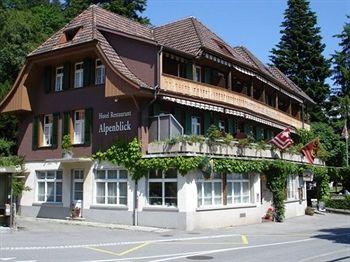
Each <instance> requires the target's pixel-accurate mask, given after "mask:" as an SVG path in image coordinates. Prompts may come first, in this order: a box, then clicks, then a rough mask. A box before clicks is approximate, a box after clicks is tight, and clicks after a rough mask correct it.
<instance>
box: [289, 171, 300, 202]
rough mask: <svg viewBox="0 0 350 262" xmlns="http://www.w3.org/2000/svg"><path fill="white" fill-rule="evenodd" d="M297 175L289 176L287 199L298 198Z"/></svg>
mask: <svg viewBox="0 0 350 262" xmlns="http://www.w3.org/2000/svg"><path fill="white" fill-rule="evenodd" d="M297 178H298V176H297V175H289V176H288V177H287V200H296V199H298V192H297V190H298V186H297V182H299V181H297Z"/></svg>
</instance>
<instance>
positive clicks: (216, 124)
mask: <svg viewBox="0 0 350 262" xmlns="http://www.w3.org/2000/svg"><path fill="white" fill-rule="evenodd" d="M214 125H215V126H216V127H219V116H218V115H216V114H215V115H214Z"/></svg>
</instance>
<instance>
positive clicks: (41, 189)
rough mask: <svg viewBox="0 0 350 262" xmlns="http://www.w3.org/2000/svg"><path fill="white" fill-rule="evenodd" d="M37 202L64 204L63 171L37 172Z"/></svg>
mask: <svg viewBox="0 0 350 262" xmlns="http://www.w3.org/2000/svg"><path fill="white" fill-rule="evenodd" d="M36 177H37V200H38V201H39V202H50V203H61V202H62V171H54V170H53V171H37V172H36Z"/></svg>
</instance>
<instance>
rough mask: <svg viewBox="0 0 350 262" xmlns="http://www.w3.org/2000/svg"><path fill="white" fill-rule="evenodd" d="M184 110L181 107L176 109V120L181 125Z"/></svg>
mask: <svg viewBox="0 0 350 262" xmlns="http://www.w3.org/2000/svg"><path fill="white" fill-rule="evenodd" d="M181 116H182V109H181V108H179V107H175V118H176V120H177V121H179V122H180V123H181Z"/></svg>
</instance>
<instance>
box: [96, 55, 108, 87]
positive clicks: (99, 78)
mask: <svg viewBox="0 0 350 262" xmlns="http://www.w3.org/2000/svg"><path fill="white" fill-rule="evenodd" d="M105 75H106V71H105V66H104V65H103V64H102V62H101V60H100V59H96V78H95V84H96V85H102V84H104V83H105Z"/></svg>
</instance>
